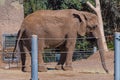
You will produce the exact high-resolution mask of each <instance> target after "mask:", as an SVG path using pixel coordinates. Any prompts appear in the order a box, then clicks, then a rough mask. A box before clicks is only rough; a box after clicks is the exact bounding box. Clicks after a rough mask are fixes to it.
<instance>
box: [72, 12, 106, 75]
mask: <svg viewBox="0 0 120 80" xmlns="http://www.w3.org/2000/svg"><path fill="white" fill-rule="evenodd" d="M74 16H75V17H76V18H78V19H79V21H80V22H79V23H77V25H78V29H77V30H78V34H79V35H81V36H84V35H85V33H92V34H93V36H94V37H95V38H96V39H97V45H98V48H99V53H100V57H101V63H102V66H103V68H104V70H105V71H106V72H107V73H108V70H107V68H106V64H105V59H104V53H105V51H104V50H103V46H104V44H103V43H102V39H100V38H101V37H102V36H101V32H100V28H99V26H98V25H99V22H98V16H97V15H96V14H93V13H89V12H85V11H79V12H78V13H77V14H74Z"/></svg>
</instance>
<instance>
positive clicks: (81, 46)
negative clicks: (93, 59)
mask: <svg viewBox="0 0 120 80" xmlns="http://www.w3.org/2000/svg"><path fill="white" fill-rule="evenodd" d="M90 45H91V44H90V42H89V41H87V39H86V36H84V37H82V39H80V40H77V43H76V49H77V50H84V51H85V50H88V49H89V48H90Z"/></svg>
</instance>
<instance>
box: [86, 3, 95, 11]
mask: <svg viewBox="0 0 120 80" xmlns="http://www.w3.org/2000/svg"><path fill="white" fill-rule="evenodd" d="M87 4H88V6H89V7H90V8H92V9H93V10H94V11H95V12H96V8H95V7H94V6H93V5H92V4H91V3H90V2H89V1H87Z"/></svg>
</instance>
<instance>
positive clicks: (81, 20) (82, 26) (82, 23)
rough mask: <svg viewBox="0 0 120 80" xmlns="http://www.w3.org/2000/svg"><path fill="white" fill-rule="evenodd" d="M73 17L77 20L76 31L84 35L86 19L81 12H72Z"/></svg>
mask: <svg viewBox="0 0 120 80" xmlns="http://www.w3.org/2000/svg"><path fill="white" fill-rule="evenodd" d="M73 16H74V17H75V18H77V19H78V20H79V22H78V23H77V32H78V34H79V35H81V36H84V35H85V33H86V19H85V16H84V15H83V14H80V13H79V14H73Z"/></svg>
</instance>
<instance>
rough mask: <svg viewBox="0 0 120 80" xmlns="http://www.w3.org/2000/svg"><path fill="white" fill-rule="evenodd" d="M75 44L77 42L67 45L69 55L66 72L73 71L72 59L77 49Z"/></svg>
mask: <svg viewBox="0 0 120 80" xmlns="http://www.w3.org/2000/svg"><path fill="white" fill-rule="evenodd" d="M75 43H76V40H70V41H68V43H67V45H66V48H67V55H66V61H65V66H64V67H63V69H64V70H73V68H72V57H73V52H74V48H75Z"/></svg>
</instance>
